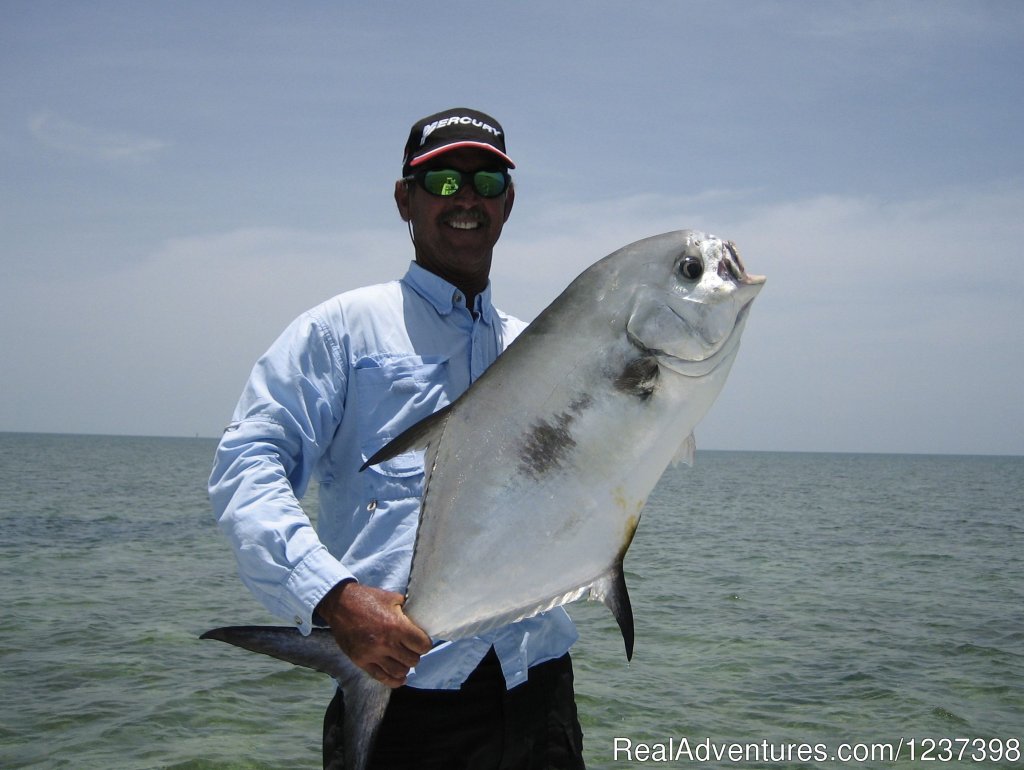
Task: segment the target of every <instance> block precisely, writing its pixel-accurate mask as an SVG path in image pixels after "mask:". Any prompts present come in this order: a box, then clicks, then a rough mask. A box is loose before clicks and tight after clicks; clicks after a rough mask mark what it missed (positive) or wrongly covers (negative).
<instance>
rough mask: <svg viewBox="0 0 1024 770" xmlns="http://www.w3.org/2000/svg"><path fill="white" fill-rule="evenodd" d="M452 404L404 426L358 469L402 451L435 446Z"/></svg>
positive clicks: (362, 469) (380, 461)
mask: <svg viewBox="0 0 1024 770" xmlns="http://www.w3.org/2000/svg"><path fill="white" fill-rule="evenodd" d="M453 406H454V404H448V405H447V406H445V407H443V408H442V409H438V410H437V411H436V412H434V413H433V414H432V415H430V416H429V417H426V418H424V419H422V420H420V421H419V422H418V423H416V424H415V425H413V426H412V427H410V428H406V429H405V430H404V431H402V433H400V434H399V435H398V436H396V437H395V438H393V439H392V440H391V441H389V442H388V443H386V444H385V445H384V446H382V447H381V448H380V449H378V450H377V451H376V452H375V453H374V454H373V456H372V457H371V458H370V459H369V460H367V461H366V462H365V463H363V465H362V467H361V468H360V469H359V470H361V471H365V470H366V469H367V468H369V467H370V466H371V465H377V464H379V463H383V462H387V461H388V460H390V459H391V458H393V457H397V456H398V455H400V454H402V453H403V452H411V451H413V450H416V449H419V450H423V451H424V452H428V451H429V450H430V448H431V447H432V446H433V447H436V446H437V442H438V440H439V439H440V438H441V434H442V433H444V426H445V423H446V422H448V415H449V413H450V412H451V409H452V407H453ZM427 460H428V461H427V463H426V467H427V468H428V469H429V468H430V467H431V466H432V465H433V463H432V462H430V458H427Z"/></svg>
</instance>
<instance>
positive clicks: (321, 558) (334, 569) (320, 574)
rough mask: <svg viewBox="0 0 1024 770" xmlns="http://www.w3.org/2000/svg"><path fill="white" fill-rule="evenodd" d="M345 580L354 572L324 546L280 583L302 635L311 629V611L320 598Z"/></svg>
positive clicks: (351, 577)
mask: <svg viewBox="0 0 1024 770" xmlns="http://www.w3.org/2000/svg"><path fill="white" fill-rule="evenodd" d="M345 580H355V575H353V574H352V573H351V572H350V571H349V570H347V569H346V568H345V567H344V566H343V565H342V563H341V562H339V561H338V560H337V559H335V558H334V557H333V556H331V554H330V552H329V551H328V550H327V548H326V547H324V546H320V547H319V548H316V549H314V550H313V551H311V552H310V553H309V554H308V555H307V556H306V558H305V559H303V560H302V561H300V562H299V563H298V565H296V567H295V569H293V570H292V573H291V575H290V576H289V577H288V582H287V583H285V585H284V592H285V595H284V597H283V599H284V602H285V605H286V606H287V607H289V608H290V609H291V611H292V618H291V620H292V623H294V624H295V626H296V628H298V629H299V631H301V632H302V634H303V635H304V636H305V635H308V634H309V633H310V631H312V630H313V613H314V612H315V611H316V607H317V605H318V604H320V600H321V599H323V598H324V597H325V596H327V593H328V591H330V590H331V589H332V588H334V586H336V585H338V583H341V582H342V581H345Z"/></svg>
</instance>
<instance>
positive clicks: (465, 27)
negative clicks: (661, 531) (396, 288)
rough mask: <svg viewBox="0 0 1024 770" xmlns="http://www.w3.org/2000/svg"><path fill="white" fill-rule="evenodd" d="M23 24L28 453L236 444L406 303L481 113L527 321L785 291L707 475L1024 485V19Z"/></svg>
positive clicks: (759, 312) (571, 14) (335, 15)
mask: <svg viewBox="0 0 1024 770" xmlns="http://www.w3.org/2000/svg"><path fill="white" fill-rule="evenodd" d="M0 11H2V18H3V21H2V24H0V268H2V271H0V430H13V431H57V432H76V433H126V434H153V435H187V436H191V435H194V434H197V433H198V434H199V435H204V436H214V435H218V434H219V432H220V430H221V428H222V426H223V425H224V424H225V423H226V421H227V420H228V418H229V416H230V413H231V411H232V408H233V406H234V403H235V401H236V399H237V397H238V394H239V392H240V391H241V388H242V385H243V383H244V381H245V379H246V376H247V375H248V372H249V369H250V367H251V365H252V363H253V362H254V361H255V359H256V358H257V357H258V356H259V355H260V353H262V352H263V350H265V349H266V347H267V346H268V345H269V344H270V343H271V342H272V340H273V339H274V337H276V335H277V334H278V333H279V332H280V331H281V329H282V328H283V327H284V326H285V325H286V324H287V323H288V322H289V321H290V320H291V319H292V318H293V317H294V316H296V315H297V314H298V313H300V312H301V311H303V310H305V309H306V308H308V307H310V306H312V305H314V304H316V303H318V302H319V301H321V300H323V299H326V298H327V297H328V296H330V295H332V294H335V293H338V292H340V291H343V290H345V289H348V288H352V287H355V286H358V285H362V284H364V283H367V282H370V281H377V280H386V279H390V278H394V277H398V276H399V275H401V274H402V273H403V272H404V270H405V268H406V265H407V263H408V261H409V260H410V258H411V254H412V249H411V244H410V243H409V240H408V235H407V233H406V230H405V227H404V225H403V223H402V222H401V221H400V220H399V218H398V215H397V213H396V211H395V207H394V202H393V200H392V190H393V183H394V180H395V179H396V178H397V176H398V175H399V172H400V165H401V152H402V146H403V144H404V142H405V138H406V135H407V133H408V130H409V126H410V125H411V124H412V123H413V122H414V121H415V120H416V119H418V118H419V117H422V116H423V115H426V114H428V113H431V112H435V111H437V110H440V109H444V108H447V107H451V106H471V107H476V108H478V109H482V110H484V111H487V112H490V113H491V114H493V115H494V116H495V117H497V118H498V119H499V120H500V121H501V122H502V123H503V124H504V127H505V129H506V133H507V139H508V150H509V153H510V154H511V156H512V157H513V158H514V159H515V160H516V162H517V164H518V169H517V171H516V173H515V180H516V185H517V193H518V194H517V198H516V206H515V210H514V212H513V214H512V218H511V219H510V221H509V223H508V225H507V226H506V229H505V235H504V237H503V238H502V241H501V242H500V243H499V245H498V248H497V250H496V267H495V271H494V273H493V275H492V278H493V280H494V288H495V297H496V300H497V303H498V304H499V306H501V307H502V308H504V309H506V310H508V311H510V312H512V313H514V314H516V315H519V316H521V317H523V318H531V317H533V316H534V315H535V314H536V313H537V312H538V311H539V310H540V308H542V307H543V306H544V305H546V304H547V303H548V302H549V301H550V300H551V299H553V298H554V297H555V296H556V295H557V294H558V292H559V291H560V290H561V289H562V288H563V287H564V286H565V284H567V283H568V281H569V280H570V279H571V278H572V277H574V276H575V275H576V274H577V273H578V272H579V271H580V270H582V269H583V268H584V267H586V266H587V265H588V264H590V263H591V262H593V261H595V260H597V259H598V258H600V257H601V256H603V255H605V254H606V253H608V252H610V251H612V250H614V249H616V248H618V247H620V246H623V245H625V244H626V243H629V242H631V241H634V240H637V239H639V238H643V237H646V236H649V235H654V234H657V233H660V232H664V231H667V230H676V229H681V228H686V227H690V228H696V229H703V230H709V231H712V232H714V233H716V234H719V235H721V236H723V237H726V238H730V239H732V240H734V241H736V242H737V243H738V244H739V246H740V248H741V251H742V253H743V255H744V258H745V261H746V263H747V267H748V268H749V269H750V270H751V272H755V273H763V274H766V275H767V276H768V284H767V286H766V288H765V289H764V291H762V293H761V295H760V297H759V298H758V300H757V302H756V303H755V305H754V308H753V312H752V313H751V318H750V322H749V324H748V326H747V331H746V333H745V336H744V340H743V345H742V348H741V350H740V354H739V357H738V360H737V363H736V365H735V367H734V369H733V373H732V375H731V379H730V381H729V383H728V384H727V386H726V389H725V392H724V393H723V395H722V396H721V398H720V399H719V401H718V403H717V404H716V405H715V407H714V408H713V409H712V412H711V414H710V415H709V416H708V417H707V418H706V419H705V421H704V423H703V424H702V425H701V426H700V427H699V428H698V432H697V440H698V446H699V447H701V446H702V447H705V448H720V449H764V450H776V449H777V450H808V451H829V450H835V451H882V452H888V451H891V452H958V453H1013V454H1024V406H1022V393H1024V387H1022V382H1024V331H1022V330H1024V301H1022V296H1024V291H1022V290H1024V278H1022V265H1021V261H1022V260H1021V256H1022V246H1021V244H1022V242H1024V238H1022V236H1024V78H1022V77H1021V73H1022V72H1024V3H1021V2H1016V1H1015V0H1007V1H1006V2H983V1H979V0H970V1H969V2H968V1H965V2H941V1H939V0H925V1H924V2H898V1H895V0H887V1H885V2H877V3H875V2H831V3H819V2H732V3H730V2H722V1H720V0H714V1H709V2H687V1H685V0H680V1H678V2H670V1H669V0H662V1H660V2H645V1H644V0H629V1H628V2H627V1H626V0H620V1H619V2H557V3H556V2H549V1H548V0H544V1H543V2H541V1H538V0H527V1H526V2H502V3H496V2H494V3H492V2H486V1H485V0H474V2H472V3H466V2H459V1H453V0H446V1H445V2H443V3H442V2H429V1H426V0H417V1H416V2H374V3H369V2H366V3H357V2H341V1H340V0H339V2H331V3H327V2H322V3H312V2H288V3H285V2H274V3H270V2H250V1H248V0H246V1H245V2H216V1H215V0H214V1H212V2H211V1H210V0H204V1H203V2H174V3H138V2H88V3H79V2H45V1H42V0H26V1H24V2H22V1H12V0H0Z"/></svg>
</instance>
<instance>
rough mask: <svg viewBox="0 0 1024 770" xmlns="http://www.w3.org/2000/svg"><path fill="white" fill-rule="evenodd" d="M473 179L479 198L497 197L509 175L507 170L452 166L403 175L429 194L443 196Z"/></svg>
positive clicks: (503, 188)
mask: <svg viewBox="0 0 1024 770" xmlns="http://www.w3.org/2000/svg"><path fill="white" fill-rule="evenodd" d="M467 178H468V179H472V180H473V187H474V188H475V189H476V191H477V194H478V195H479V196H480V197H481V198H497V197H498V196H499V195H501V194H502V193H503V192H505V190H506V189H507V188H508V183H509V182H510V181H511V179H512V178H511V177H510V176H509V175H508V172H507V171H475V172H473V173H468V172H465V171H456V170H455V169H453V168H438V169H425V170H423V171H417V172H416V173H415V174H412V175H411V176H407V177H405V179H406V180H407V181H410V180H415V181H416V183H417V184H418V185H419V186H420V187H422V188H423V189H424V190H426V191H427V192H428V193H430V194H431V195H440V196H441V197H443V198H447V197H449V196H452V195H455V193H457V192H458V191H459V190H461V189H462V186H463V184H466V183H467Z"/></svg>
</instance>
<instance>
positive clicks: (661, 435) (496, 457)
mask: <svg viewBox="0 0 1024 770" xmlns="http://www.w3.org/2000/svg"><path fill="white" fill-rule="evenodd" d="M764 283H765V278H764V277H763V276H759V275H751V274H748V273H747V271H746V268H745V267H744V265H743V262H742V260H741V258H740V254H739V250H738V248H737V247H736V245H735V244H734V243H733V242H731V241H725V240H722V239H720V238H718V237H716V236H714V235H709V234H706V233H703V232H699V231H695V230H679V231H674V232H669V233H663V234H661V235H656V236H653V237H650V238H645V239H643V240H640V241H637V242H635V243H632V244H630V245H628V246H625V247H623V248H621V249H619V250H617V251H615V252H613V253H612V254H609V255H608V256H606V257H604V258H603V259H601V260H599V261H597V262H595V263H594V264H593V265H591V266H590V267H589V268H587V269H586V270H584V271H583V272H582V273H581V274H580V275H579V276H578V277H577V278H576V279H575V280H574V281H573V282H572V283H570V284H569V286H568V287H567V288H566V289H565V290H564V291H563V292H562V293H561V294H560V295H559V296H558V297H557V298H556V299H555V300H554V301H553V302H552V303H551V304H550V305H549V306H548V307H547V308H545V309H544V310H543V311H542V312H541V313H540V314H539V315H538V316H537V318H536V319H535V320H534V321H533V322H532V323H531V324H530V325H529V326H528V327H527V328H526V329H525V330H524V331H523V332H522V333H521V334H520V335H519V336H518V337H517V338H516V339H515V340H514V341H513V342H512V344H511V345H509V347H508V348H507V349H506V350H505V351H504V352H503V353H502V354H501V355H500V356H499V357H498V358H497V360H496V361H495V362H494V363H493V364H492V365H491V366H490V367H489V368H488V369H487V370H486V371H485V372H484V373H483V375H481V377H480V378H479V379H478V380H477V381H476V382H475V383H473V385H472V386H471V387H470V388H469V389H468V390H467V391H466V392H465V393H464V394H463V395H462V396H461V397H459V398H458V399H456V400H455V401H453V402H452V403H451V404H449V405H448V406H446V407H444V408H443V409H441V410H439V411H438V412H435V413H434V414H433V415H431V416H430V417H428V418H426V419H425V420H422V421H421V422H419V423H417V424H416V425H413V426H412V427H411V428H409V429H408V430H406V431H405V432H404V433H402V434H401V435H399V436H398V437H397V438H395V439H394V440H392V441H391V442H390V443H388V444H387V445H385V446H384V447H383V448H382V449H381V450H380V451H379V452H377V453H376V454H375V455H373V456H372V457H370V458H369V459H368V460H367V461H366V463H365V465H364V466H363V469H364V470H365V468H367V467H370V466H373V465H376V464H378V463H381V462H384V461H386V460H388V459H390V458H392V457H394V456H396V455H398V454H400V453H403V452H422V453H423V458H424V468H425V480H424V491H423V496H422V499H421V505H420V516H419V524H418V529H417V535H416V543H415V548H414V552H413V557H412V565H411V571H410V575H409V582H408V587H407V591H406V599H405V604H404V607H403V609H404V611H405V613H406V615H408V616H409V618H410V619H411V620H412V621H413V622H414V623H416V624H417V625H419V626H420V627H421V628H422V629H423V630H424V631H426V632H427V634H429V635H430V637H431V639H433V640H435V641H439V640H452V639H459V638H462V637H466V636H472V635H475V634H479V633H483V632H485V631H488V630H490V629H493V628H497V627H500V626H503V625H505V624H507V623H511V622H514V621H517V620H521V619H524V618H528V617H532V616H534V615H536V614H538V613H541V612H544V611H546V610H550V609H552V608H554V607H558V606H560V605H564V604H567V603H570V602H573V601H576V600H578V599H581V598H584V597H586V598H589V599H594V600H599V601H602V602H604V603H605V604H606V605H607V606H608V608H609V609H610V611H611V613H612V615H613V616H614V618H615V621H616V622H617V624H618V626H619V629H620V632H621V634H622V638H623V643H624V646H625V652H626V657H627V659H631V658H632V655H633V649H634V634H635V630H634V620H633V613H632V607H631V603H630V599H629V594H628V591H627V589H626V583H625V579H624V574H623V559H624V557H625V555H626V552H627V550H628V548H629V546H630V543H631V542H632V540H633V536H634V534H635V532H636V530H637V527H638V525H639V522H640V516H641V512H642V510H643V507H644V504H645V502H646V500H647V497H648V495H649V494H650V492H651V490H652V489H653V488H654V486H655V484H656V483H657V482H658V480H659V478H660V477H661V475H662V473H663V472H664V471H665V469H666V468H667V467H668V466H669V464H670V463H673V462H684V463H687V464H690V463H692V462H693V453H694V448H695V441H694V438H693V429H694V427H695V426H696V425H697V423H698V422H699V421H700V420H701V419H702V418H703V417H704V415H705V414H706V413H707V411H708V410H709V409H710V407H711V405H712V403H713V402H714V401H715V399H716V398H717V396H718V394H719V393H720V392H721V390H722V388H723V386H724V384H725V381H726V378H727V376H728V374H729V371H730V369H731V367H732V365H733V361H734V360H735V358H736V353H737V350H738V348H739V343H740V338H741V335H742V333H743V329H744V327H745V325H746V321H747V317H748V315H749V312H750V307H751V304H752V303H753V301H754V298H755V297H756V296H757V294H758V293H759V292H760V290H761V288H762V286H763V285H764ZM202 638H213V639H219V640H221V641H225V642H228V643H230V644H234V645H237V646H240V647H244V648H246V649H249V650H252V651H255V652H261V653H264V654H267V655H271V656H273V657H277V658H280V659H282V660H286V661H289V662H291V663H293V664H296V665H300V666H305V667H308V668H313V669H315V670H318V671H322V672H324V673H326V674H328V675H330V676H332V677H334V678H335V679H336V680H338V683H339V685H340V686H341V688H342V690H343V691H344V695H345V703H346V713H345V724H344V735H345V745H346V765H345V766H346V767H348V768H353V769H354V770H363V768H365V767H366V765H367V763H368V761H369V759H370V756H371V753H372V750H373V744H374V740H375V735H376V731H377V727H378V725H379V723H380V720H381V719H382V717H383V714H384V711H385V709H386V706H387V701H388V697H389V695H390V690H389V689H388V688H387V687H386V686H384V685H382V684H380V683H378V682H376V681H375V680H373V679H372V678H370V677H369V676H368V675H366V674H364V673H363V672H362V671H361V670H360V669H358V668H356V667H355V666H354V664H352V663H351V661H349V660H348V658H347V657H346V656H345V655H344V654H343V653H342V652H341V650H340V648H339V647H338V645H337V644H336V642H335V641H334V637H333V636H332V635H331V633H330V631H329V630H326V629H314V631H313V633H312V634H310V635H309V636H302V635H301V634H300V633H299V632H298V630H297V629H295V628H286V627H273V626H235V627H226V628H220V629H214V630H212V631H209V632H207V633H206V634H204V635H203V637H202Z"/></svg>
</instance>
